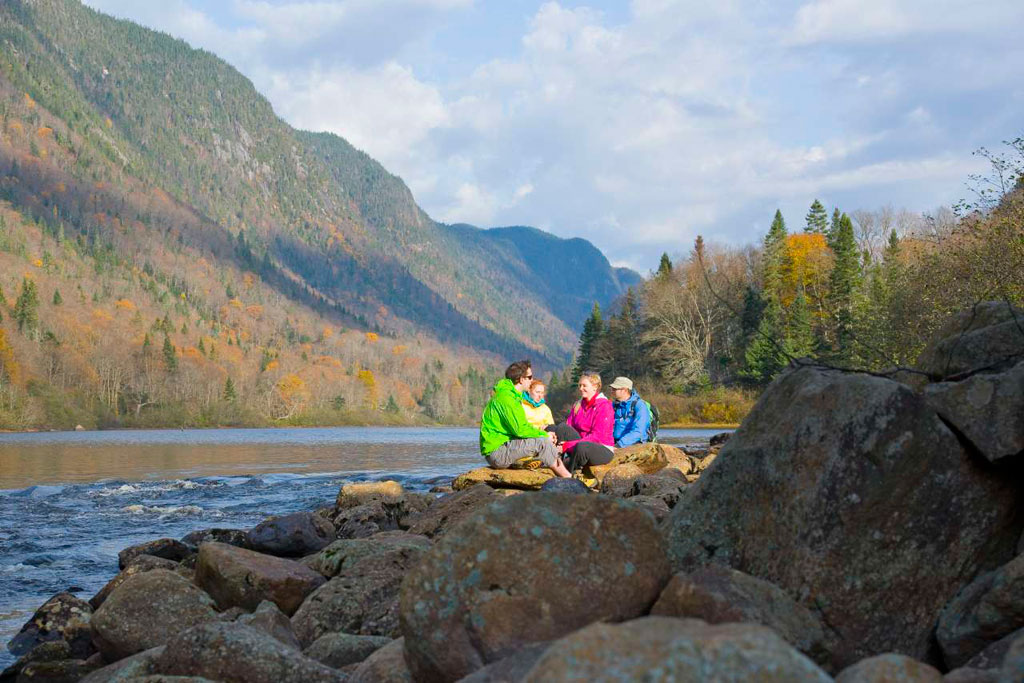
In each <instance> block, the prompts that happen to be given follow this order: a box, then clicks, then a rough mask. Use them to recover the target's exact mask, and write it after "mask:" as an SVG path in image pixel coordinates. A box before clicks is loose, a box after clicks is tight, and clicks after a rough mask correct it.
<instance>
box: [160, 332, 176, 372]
mask: <svg viewBox="0 0 1024 683" xmlns="http://www.w3.org/2000/svg"><path fill="white" fill-rule="evenodd" d="M163 353H164V365H165V366H166V367H167V372H174V371H175V370H177V369H178V354H177V353H175V351H174V344H172V343H171V338H170V337H168V336H167V335H166V334H165V335H164V350H163Z"/></svg>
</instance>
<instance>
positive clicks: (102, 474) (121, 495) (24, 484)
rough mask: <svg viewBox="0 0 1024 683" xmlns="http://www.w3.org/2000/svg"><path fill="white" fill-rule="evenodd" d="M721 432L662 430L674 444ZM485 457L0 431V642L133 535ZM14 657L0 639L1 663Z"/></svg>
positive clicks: (430, 474)
mask: <svg viewBox="0 0 1024 683" xmlns="http://www.w3.org/2000/svg"><path fill="white" fill-rule="evenodd" d="M717 431H720V430H701V429H663V430H661V431H660V432H659V434H658V436H659V439H660V440H662V441H664V442H666V443H674V444H677V445H678V444H682V443H685V442H693V441H706V440H707V439H708V438H709V437H710V436H711V434H714V433H715V432H717ZM481 464H482V461H481V458H480V455H479V451H478V445H477V431H476V430H475V429H433V428H428V429H424V428H374V427H344V428H330V429H237V430H228V429H215V430H180V431H179V430H152V431H109V432H77V433H76V432H56V433H33V434H0V644H6V642H7V641H8V640H9V639H10V638H11V637H13V636H14V634H16V633H17V632H18V630H19V629H20V628H21V626H22V624H23V623H24V622H25V621H26V620H27V619H28V618H29V617H30V616H31V615H32V613H33V612H34V611H35V610H36V608H38V607H39V606H40V605H41V604H42V603H43V602H45V601H46V600H47V599H48V598H49V597H50V596H52V595H53V594H54V593H57V592H60V591H62V590H68V589H73V592H76V593H77V594H78V595H79V597H82V598H83V599H88V598H89V597H90V596H92V595H93V594H94V593H95V592H96V591H97V590H99V589H100V588H101V587H102V586H103V585H104V584H105V583H106V582H107V581H108V580H110V579H111V578H113V576H114V575H115V574H116V573H117V553H118V551H120V550H121V549H123V548H125V547H127V546H129V545H133V544H136V543H141V542H143V541H148V540H152V539H155V538H165V537H171V538H180V537H182V536H184V535H185V534H187V533H188V532H190V531H192V530H195V529H203V528H209V527H220V528H238V529H247V528H250V527H252V526H254V525H255V524H257V523H259V522H260V521H261V520H262V519H263V518H264V517H267V516H269V515H272V514H282V513H287V512H294V511H296V510H309V509H314V508H318V507H323V506H324V505H328V504H330V503H331V502H333V500H334V498H335V496H336V495H337V492H338V488H339V487H340V486H341V485H342V484H344V483H346V482H350V481H375V480H381V479H396V480H398V481H400V482H402V484H403V485H404V486H405V487H406V488H407V489H410V490H414V491H425V490H428V489H429V488H430V487H431V486H434V485H436V484H444V483H449V482H450V481H451V479H452V478H453V477H454V476H455V475H457V474H459V473H460V472H463V471H465V470H467V469H470V468H472V467H478V466H480V465H481ZM13 661H14V657H13V656H11V655H10V654H9V653H8V652H7V650H6V647H0V670H2V669H3V668H4V667H6V666H7V665H9V664H10V663H12V662H13Z"/></svg>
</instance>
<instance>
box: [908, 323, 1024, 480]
mask: <svg viewBox="0 0 1024 683" xmlns="http://www.w3.org/2000/svg"><path fill="white" fill-rule="evenodd" d="M1022 346H1024V343H1022ZM925 397H926V398H927V399H928V403H929V405H931V406H932V407H933V408H934V409H935V412H937V413H938V414H939V415H941V416H942V418H943V419H944V420H946V421H947V422H948V423H949V424H951V425H953V427H954V428H955V429H956V430H957V431H959V432H960V433H961V434H963V435H964V436H965V437H967V439H968V440H969V441H970V442H971V443H972V444H974V446H975V448H977V449H978V451H979V452H980V453H981V454H982V455H983V456H985V458H987V459H988V460H989V461H990V462H996V461H998V460H1001V459H1003V458H1009V457H1011V456H1015V455H1020V454H1021V453H1024V419H1021V416H1022V415H1024V362H1021V363H1017V365H1015V366H1014V367H1012V368H1011V369H1009V370H1007V371H1005V372H1000V373H983V374H978V375H972V376H971V377H969V378H967V379H965V380H961V381H959V382H939V383H938V384H931V385H929V386H928V387H926V388H925Z"/></svg>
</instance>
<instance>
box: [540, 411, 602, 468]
mask: <svg viewBox="0 0 1024 683" xmlns="http://www.w3.org/2000/svg"><path fill="white" fill-rule="evenodd" d="M545 429H546V430H547V431H549V432H554V433H555V436H556V437H558V443H562V442H564V441H579V439H580V438H581V437H580V433H579V432H577V431H576V430H575V429H573V428H572V427H570V426H569V425H568V424H567V423H565V422H563V423H561V424H557V425H548V426H547V427H545ZM613 457H615V454H614V453H613V452H612V451H611V449H610V448H608V447H607V446H602V445H601V444H599V443H594V442H593V441H580V442H579V443H578V444H576V447H575V448H573V449H572V453H569V454H566V455H565V456H563V458H562V459H563V460H564V461H565V466H566V467H568V468H569V471H570V472H575V471H576V470H578V469H581V468H582V467H583V466H584V465H607V464H608V463H610V462H611V461H612V458H613Z"/></svg>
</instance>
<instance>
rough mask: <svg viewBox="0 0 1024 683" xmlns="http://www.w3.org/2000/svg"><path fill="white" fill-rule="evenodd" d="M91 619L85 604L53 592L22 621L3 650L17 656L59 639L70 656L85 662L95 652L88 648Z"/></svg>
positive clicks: (72, 597)
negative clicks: (52, 594)
mask: <svg viewBox="0 0 1024 683" xmlns="http://www.w3.org/2000/svg"><path fill="white" fill-rule="evenodd" d="M91 620H92V607H90V606H89V603H87V602H86V601H85V600H82V599H81V598H78V597H76V596H74V595H72V594H71V593H57V594H56V595H54V596H53V597H52V598H50V599H49V600H47V601H46V602H44V603H43V605H42V606H41V607H40V608H39V609H37V610H36V612H35V614H33V615H32V618H30V619H29V620H28V621H26V622H25V624H24V625H23V626H22V627H21V630H20V631H18V633H17V635H15V636H14V638H12V639H11V640H10V642H9V643H7V649H8V650H9V651H10V653H11V654H13V655H14V656H16V657H20V656H22V655H24V654H27V653H28V652H29V651H30V650H32V649H33V648H34V647H36V646H37V645H39V644H40V643H47V642H51V641H55V640H63V641H65V642H67V644H68V647H69V648H70V652H71V654H72V655H73V656H75V657H78V658H80V659H85V658H86V657H88V656H89V655H91V654H92V653H93V652H95V651H96V650H95V648H93V647H92V628H91V625H90V622H91Z"/></svg>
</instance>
